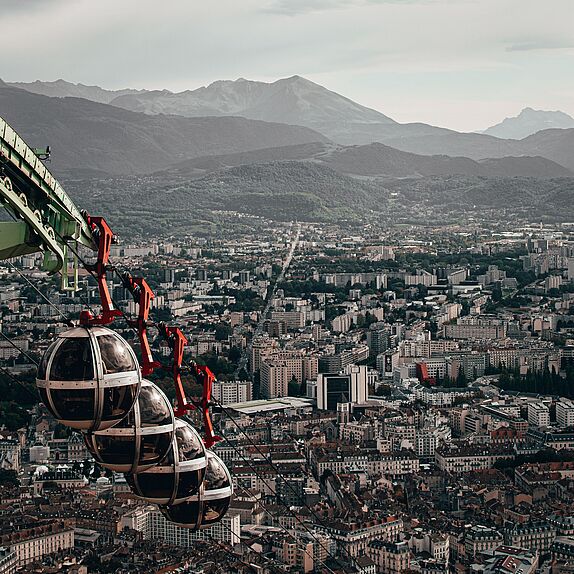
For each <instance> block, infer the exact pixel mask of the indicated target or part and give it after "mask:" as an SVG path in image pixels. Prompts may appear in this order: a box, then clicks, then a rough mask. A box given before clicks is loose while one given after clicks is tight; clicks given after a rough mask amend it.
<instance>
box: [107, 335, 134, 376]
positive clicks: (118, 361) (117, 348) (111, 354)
mask: <svg viewBox="0 0 574 574" xmlns="http://www.w3.org/2000/svg"><path fill="white" fill-rule="evenodd" d="M98 345H99V347H100V353H101V355H102V364H103V367H104V374H105V375H109V374H113V373H125V372H127V371H135V370H137V366H136V364H135V362H134V359H133V357H132V354H131V353H130V351H129V347H128V345H127V343H125V342H124V341H122V340H121V339H120V338H118V337H116V336H115V335H102V336H101V337H98Z"/></svg>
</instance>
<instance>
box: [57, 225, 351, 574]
mask: <svg viewBox="0 0 574 574" xmlns="http://www.w3.org/2000/svg"><path fill="white" fill-rule="evenodd" d="M59 237H60V238H61V239H62V240H64V238H63V237H61V236H59ZM70 250H71V251H72V252H73V253H74V255H75V256H76V257H77V258H78V260H79V261H80V263H82V265H83V266H84V268H86V269H87V271H88V272H89V273H90V275H91V276H92V277H93V278H94V279H96V280H97V277H96V275H95V273H94V272H93V271H92V270H90V269H89V266H88V264H87V263H86V261H85V260H84V259H83V258H82V257H81V255H80V254H79V253H78V251H77V250H76V249H75V248H73V247H71V246H70ZM111 270H112V271H113V272H114V273H116V274H117V275H118V277H119V278H120V279H121V278H122V277H121V274H120V273H119V272H118V271H117V269H116V266H114V265H112V266H111ZM110 300H111V302H112V304H113V305H114V307H115V308H116V309H117V310H118V311H119V312H120V315H121V316H122V318H123V319H124V320H125V321H126V322H127V323H128V325H129V327H130V328H131V329H132V330H134V331H137V330H136V329H135V328H134V327H133V325H132V324H131V320H130V318H129V317H128V315H127V314H126V313H125V312H124V311H123V310H122V309H121V308H120V307H119V306H118V304H117V303H116V301H115V300H114V299H113V297H111V295H110ZM183 364H184V365H185V366H186V367H189V364H188V363H187V362H186V361H183ZM212 400H213V399H212ZM213 402H214V403H216V404H217V405H218V406H219V407H220V408H221V409H222V411H223V412H225V413H226V414H227V416H228V417H229V418H230V419H231V420H232V421H233V422H234V424H235V425H236V427H237V428H238V429H239V430H240V432H242V433H243V434H244V435H245V436H246V438H247V439H248V441H249V442H250V443H251V444H252V446H253V447H254V448H256V450H257V451H258V452H259V453H260V454H261V455H262V456H263V457H264V458H267V457H266V455H265V454H264V453H263V452H262V451H261V450H260V449H259V447H258V446H257V445H256V444H255V443H254V442H253V441H252V440H251V438H250V437H249V436H248V435H247V434H246V433H245V431H243V429H241V427H240V426H239V425H238V423H237V421H236V420H235V419H234V417H232V416H231V415H230V414H229V411H228V410H227V409H225V407H223V405H221V403H219V402H218V401H215V400H213ZM224 439H225V440H226V441H227V442H229V441H228V439H226V438H225V436H224ZM232 448H233V447H232ZM240 456H243V455H240ZM269 463H270V465H271V466H272V468H273V469H274V470H275V472H276V473H277V475H278V476H279V477H280V478H282V479H283V481H284V483H285V485H286V486H287V487H288V488H289V489H290V490H291V491H292V492H293V493H294V494H295V495H296V496H299V493H297V491H295V489H294V488H293V487H292V486H291V484H289V482H287V480H286V479H285V477H284V476H283V475H282V474H281V472H280V471H279V469H278V468H277V467H276V466H275V465H274V464H273V462H272V461H269ZM248 464H250V462H248ZM253 470H254V472H255V474H256V475H257V476H258V478H259V479H260V480H263V481H265V479H264V478H263V477H261V476H260V475H259V474H258V473H257V471H256V469H253ZM281 503H282V504H283V506H285V508H286V509H287V510H288V511H289V512H290V513H291V514H292V516H293V517H294V518H295V519H296V520H297V521H298V522H300V523H301V525H302V526H303V527H304V528H305V530H306V531H307V532H308V533H309V534H310V536H312V537H313V539H314V540H315V541H316V542H317V544H319V545H320V546H321V547H322V548H323V549H324V550H325V551H326V552H327V553H328V554H329V556H331V558H333V559H334V560H336V561H337V562H339V564H341V566H343V567H344V564H342V563H341V562H340V561H339V559H338V558H337V557H336V556H333V555H332V554H331V553H330V552H329V550H328V549H326V548H325V547H324V546H323V545H322V544H321V542H319V540H318V539H317V538H316V537H315V535H314V534H313V533H312V531H311V530H310V529H309V528H308V527H307V526H306V525H305V524H304V523H302V522H301V521H300V519H299V517H298V516H297V515H296V514H295V513H294V512H293V511H292V510H291V509H290V508H289V507H288V506H287V504H286V503H285V502H284V501H281ZM303 506H304V507H305V508H307V510H309V512H310V513H311V514H312V515H313V517H314V518H315V520H317V521H318V522H319V523H320V522H321V520H320V518H319V517H318V515H317V514H316V513H315V512H314V511H313V510H312V509H311V508H310V507H309V505H308V504H307V503H305V502H304V504H303ZM286 532H287V534H289V535H290V536H291V534H290V533H289V532H288V531H286ZM341 548H342V549H343V550H344V552H345V553H346V554H347V556H348V558H349V559H350V560H351V562H352V563H353V564H354V565H355V567H357V562H356V559H355V558H354V557H353V556H351V554H349V552H348V551H347V549H346V548H345V547H344V546H341ZM323 565H324V566H325V567H326V568H327V569H329V567H328V566H326V565H325V564H323ZM358 570H359V571H360V568H359V569H358ZM330 571H331V572H332V570H330Z"/></svg>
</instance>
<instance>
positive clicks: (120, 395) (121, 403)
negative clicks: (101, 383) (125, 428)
mask: <svg viewBox="0 0 574 574" xmlns="http://www.w3.org/2000/svg"><path fill="white" fill-rule="evenodd" d="M137 392H138V386H137V385H136V384H134V385H124V386H122V387H109V388H107V389H104V403H103V409H102V420H103V421H108V420H113V419H117V418H118V417H122V416H123V415H124V414H125V413H127V412H129V411H130V409H131V408H132V405H133V404H134V401H135V397H136V395H137Z"/></svg>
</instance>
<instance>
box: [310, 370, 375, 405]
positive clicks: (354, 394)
mask: <svg viewBox="0 0 574 574" xmlns="http://www.w3.org/2000/svg"><path fill="white" fill-rule="evenodd" d="M368 381H369V376H368V370H367V367H366V366H365V365H348V366H347V367H345V369H344V371H343V372H342V373H338V374H326V373H319V374H318V375H317V408H318V409H319V410H323V411H324V410H332V411H336V410H337V404H338V403H352V404H363V403H365V402H366V401H367V397H368V392H369V385H368Z"/></svg>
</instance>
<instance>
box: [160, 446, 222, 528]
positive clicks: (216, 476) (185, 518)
mask: <svg viewBox="0 0 574 574" xmlns="http://www.w3.org/2000/svg"><path fill="white" fill-rule="evenodd" d="M232 495H233V484H232V482H231V474H230V473H229V470H228V468H227V466H225V464H224V463H223V461H222V460H221V459H220V458H219V457H218V456H217V455H215V454H214V453H213V452H211V451H208V452H207V472H206V473H205V479H204V480H203V484H202V485H201V488H200V489H199V491H198V493H197V494H196V495H194V496H192V497H191V498H190V499H189V500H186V501H184V502H182V503H179V504H177V503H175V504H168V505H165V506H160V507H159V508H160V510H161V512H162V514H163V515H164V516H165V517H166V518H167V519H168V520H169V521H171V522H173V523H175V524H177V525H179V526H183V527H185V528H192V529H194V530H198V529H201V528H209V527H210V526H213V524H214V523H215V522H219V521H220V520H221V519H222V518H223V516H224V515H225V513H226V512H227V509H228V508H229V503H230V502H231V497H232Z"/></svg>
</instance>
